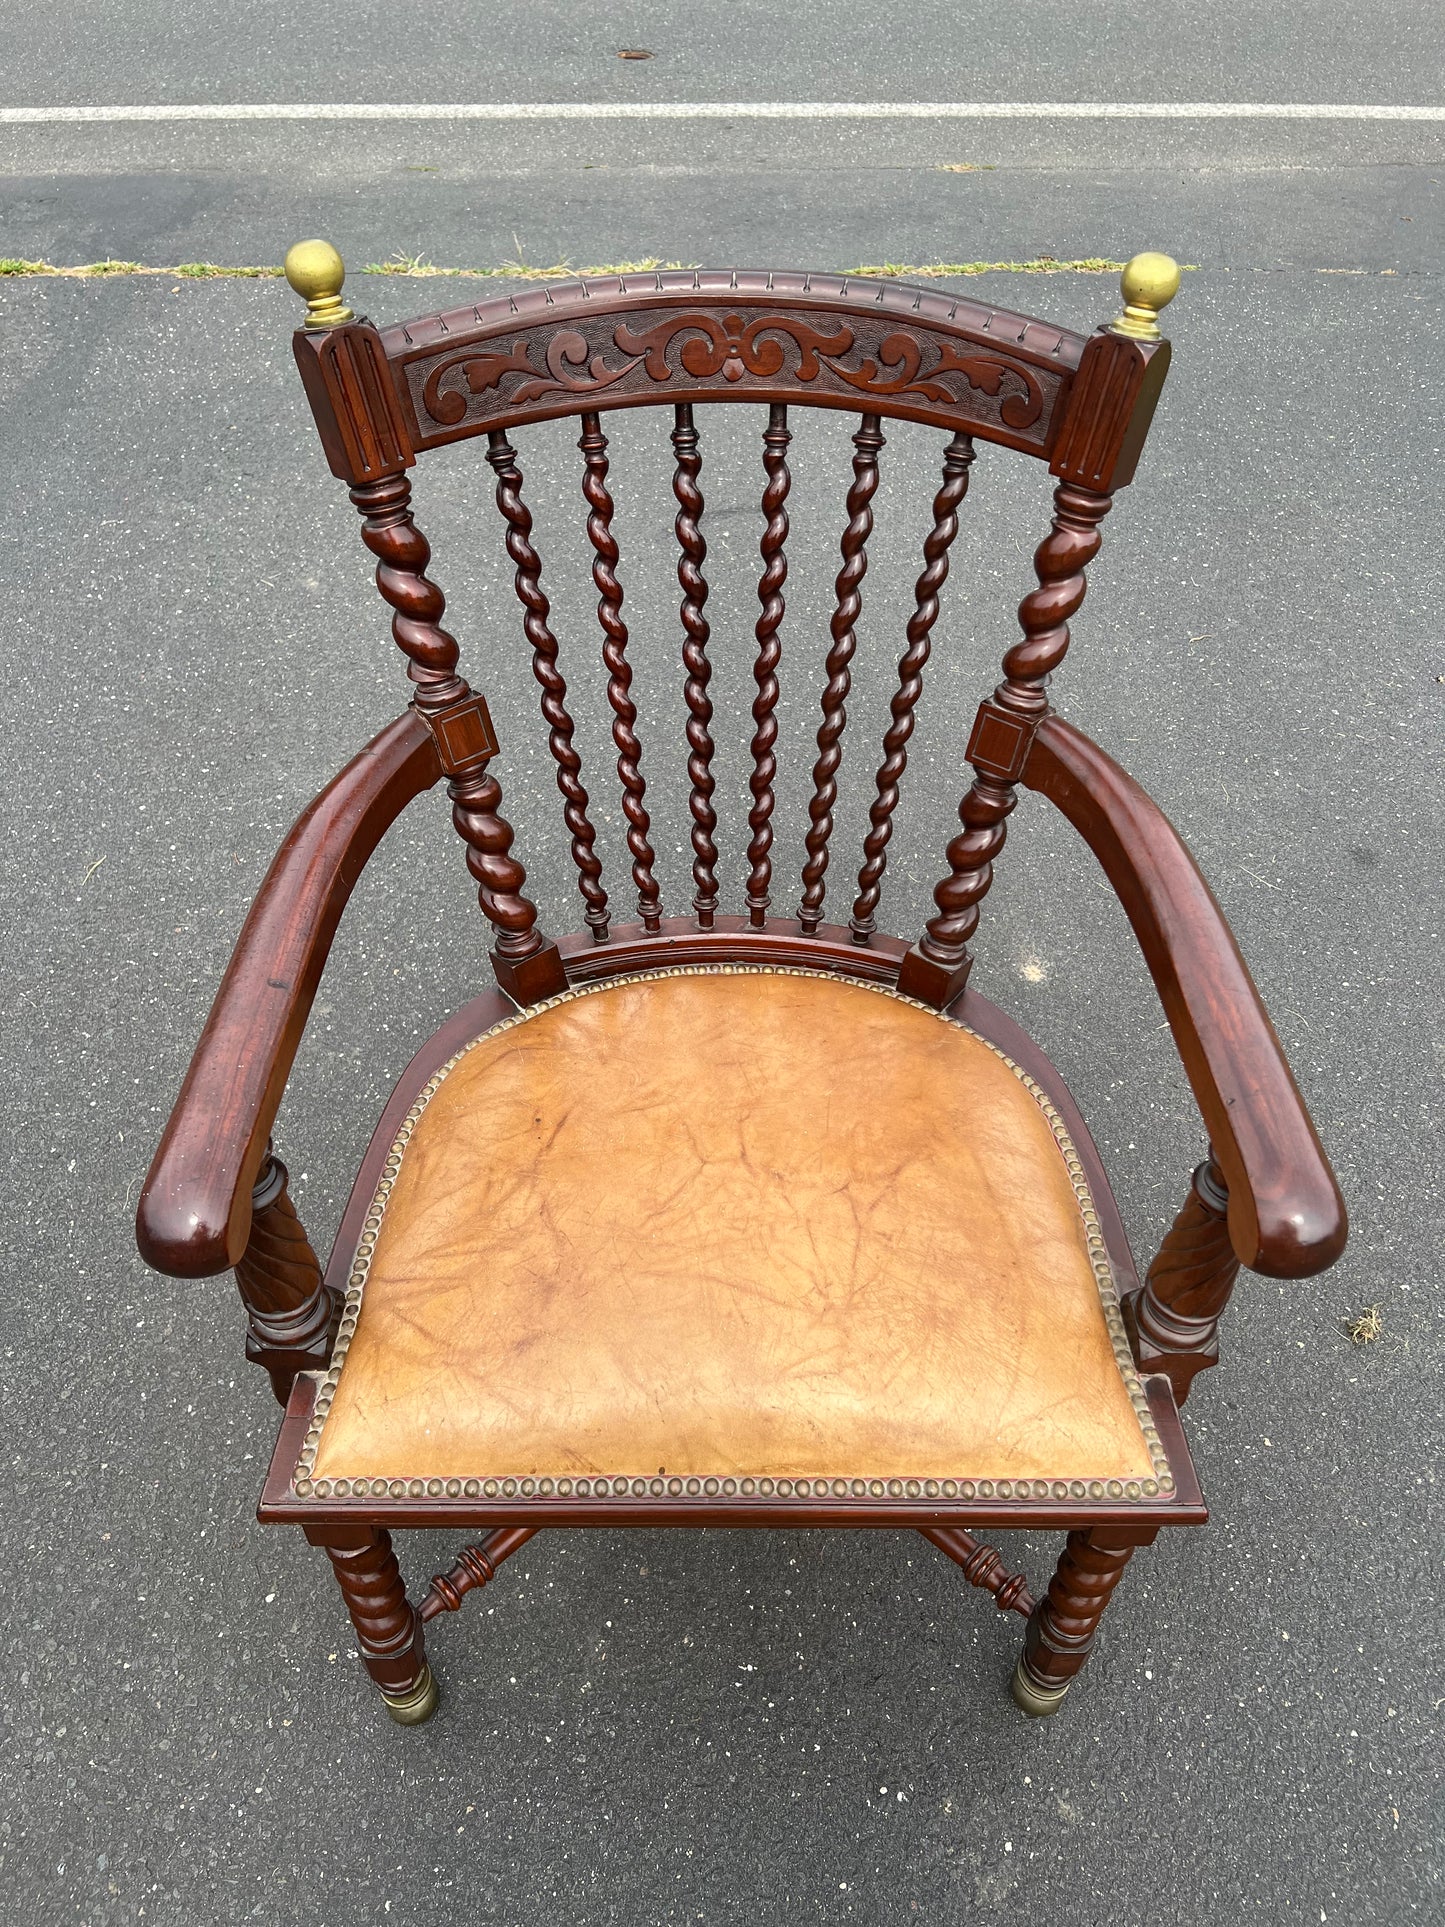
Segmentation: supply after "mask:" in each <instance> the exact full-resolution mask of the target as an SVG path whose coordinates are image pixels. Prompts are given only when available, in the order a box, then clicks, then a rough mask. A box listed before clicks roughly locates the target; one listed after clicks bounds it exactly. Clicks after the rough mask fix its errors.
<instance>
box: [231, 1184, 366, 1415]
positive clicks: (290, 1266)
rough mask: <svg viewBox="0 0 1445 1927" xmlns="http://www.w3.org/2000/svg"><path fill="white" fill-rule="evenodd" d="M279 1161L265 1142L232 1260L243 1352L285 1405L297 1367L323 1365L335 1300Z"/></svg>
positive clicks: (336, 1314)
mask: <svg viewBox="0 0 1445 1927" xmlns="http://www.w3.org/2000/svg"><path fill="white" fill-rule="evenodd" d="M289 1175H290V1174H289V1172H288V1171H287V1169H286V1166H285V1165H284V1164H283V1163H282V1162H281V1160H280V1158H278V1157H277V1156H276V1154H275V1152H274V1151H273V1150H272V1149H271V1147H270V1146H269V1145H268V1146H267V1147H266V1162H265V1163H264V1164H263V1165H262V1167H261V1175H260V1177H259V1178H258V1179H257V1182H256V1186H255V1189H254V1190H253V1191H252V1193H251V1235H250V1237H249V1238H248V1239H247V1241H246V1249H245V1251H244V1252H243V1253H242V1255H241V1261H240V1263H239V1264H238V1265H237V1266H236V1284H237V1286H238V1287H239V1289H240V1293H241V1297H242V1300H243V1302H244V1303H245V1306H246V1312H247V1319H246V1357H247V1359H248V1361H249V1362H250V1363H251V1364H252V1365H259V1366H260V1367H261V1369H262V1371H265V1372H269V1373H270V1375H271V1389H272V1391H273V1392H275V1394H276V1397H277V1399H278V1401H279V1402H280V1403H281V1404H282V1405H284V1404H285V1403H286V1401H287V1399H288V1398H290V1396H291V1387H292V1384H293V1383H294V1382H295V1378H296V1374H297V1373H298V1372H317V1371H324V1370H325V1368H326V1363H327V1360H328V1359H329V1358H330V1357H331V1347H332V1344H333V1342H334V1340H335V1338H336V1326H337V1323H338V1321H339V1319H340V1317H341V1301H340V1299H339V1298H338V1297H337V1296H336V1294H335V1292H333V1291H330V1290H328V1289H327V1287H326V1285H325V1284H324V1283H323V1282H322V1278H321V1266H320V1263H319V1262H318V1260H317V1257H316V1253H315V1252H314V1251H313V1250H312V1249H311V1241H310V1240H309V1239H308V1237H307V1236H306V1233H305V1231H304V1230H303V1229H302V1227H301V1220H300V1219H299V1218H298V1217H297V1215H296V1207H295V1205H294V1204H292V1202H291V1198H290V1195H289V1193H288V1192H287V1189H286V1182H287V1179H288V1177H289Z"/></svg>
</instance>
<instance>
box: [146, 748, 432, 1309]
mask: <svg viewBox="0 0 1445 1927" xmlns="http://www.w3.org/2000/svg"><path fill="white" fill-rule="evenodd" d="M441 773H442V772H441V764H440V763H439V762H438V760H437V751H436V744H435V741H434V740H433V737H432V734H431V731H430V730H429V729H428V728H427V726H426V724H425V723H424V722H423V721H422V719H421V717H420V716H418V715H417V713H416V712H415V710H408V711H407V712H406V713H405V715H402V716H398V717H397V719H396V721H395V722H394V723H389V724H388V725H387V727H386V728H385V729H384V730H382V732H381V734H380V735H379V736H377V737H375V738H373V740H372V741H371V742H369V743H368V744H367V746H366V748H365V749H364V750H362V752H361V754H360V755H359V756H357V757H355V758H354V759H353V760H352V761H351V762H350V763H348V764H347V765H346V768H345V769H344V770H342V771H341V773H340V774H339V775H338V776H336V777H335V778H334V779H333V780H332V781H331V782H330V783H329V784H328V785H327V786H326V788H325V789H324V790H323V791H322V792H321V794H320V795H319V796H318V797H317V798H316V800H315V801H314V802H313V803H312V804H311V805H310V806H309V807H308V808H307V810H306V811H305V812H304V814H303V815H302V816H301V817H300V818H299V819H298V820H297V822H296V824H295V825H294V827H293V828H292V830H291V833H290V834H289V835H288V837H287V838H286V841H285V842H284V843H283V844H282V845H281V848H280V849H279V850H278V851H277V853H276V858H275V861H274V862H273V863H272V865H271V868H270V869H269V870H268V871H267V872H266V879H265V881H264V882H263V883H262V885H261V888H260V890H259V891H258V892H257V895H256V901H255V902H254V903H253V904H252V906H251V910H250V913H249V915H248V916H247V918H246V921H245V924H244V925H243V927H242V930H241V935H240V937H239V939H238V940H237V943H236V948H235V950H234V951H233V953H232V955H231V961H230V963H229V964H228V965H227V967H226V974H225V976H224V977H223V978H222V980H221V988H220V989H219V991H217V993H216V1001H215V1002H214V1003H213V1004H212V1006H211V1014H210V1016H209V1017H208V1018H207V1019H206V1027H205V1029H204V1030H203V1031H202V1033H201V1040H200V1042H199V1044H197V1046H196V1053H195V1056H194V1057H193V1058H192V1059H191V1065H190V1069H189V1070H188V1071H187V1072H186V1077H185V1082H184V1083H183V1084H182V1085H181V1091H180V1096H179V1097H178V1098H177V1099H176V1103H175V1108H174V1110H173V1111H172V1112H171V1116H170V1121H169V1123H168V1124H167V1125H166V1128H165V1134H164V1136H163V1137H162V1138H161V1141H160V1147H159V1149H158V1150H157V1151H156V1154H155V1157H154V1159H153V1160H152V1163H151V1168H150V1171H149V1174H148V1175H147V1177H146V1181H145V1188H144V1190H143V1191H142V1192H141V1200H140V1208H139V1210H138V1211H137V1213H136V1240H137V1242H138V1244H139V1245H140V1250H141V1256H142V1257H143V1258H144V1259H145V1261H146V1263H147V1264H149V1265H153V1266H154V1267H155V1269H156V1270H157V1271H164V1272H169V1273H170V1275H171V1276H172V1277H175V1278H204V1277H208V1276H210V1275H211V1274H212V1273H213V1272H218V1271H225V1270H227V1269H228V1268H229V1267H230V1266H232V1265H234V1264H236V1263H237V1261H238V1260H239V1259H240V1257H241V1254H242V1253H243V1252H244V1250H245V1248H246V1240H247V1237H248V1235H249V1232H250V1225H251V1187H252V1185H253V1184H254V1183H255V1181H256V1174H257V1172H258V1170H259V1169H260V1165H261V1160H262V1158H263V1157H264V1156H265V1153H266V1141H267V1138H268V1137H269V1135H270V1131H271V1125H272V1123H273V1122H274V1120H275V1116H276V1112H277V1110H278V1108H279V1106H280V1103H281V1094H282V1092H283V1091H284V1090H285V1088H286V1079H287V1077H288V1076H289V1074H290V1071H291V1064H292V1061H293V1059H294V1058H295V1056H296V1048H297V1045H298V1044H299V1043H300V1041H301V1033H302V1031H303V1030H304V1029H305V1026H306V1019H307V1017H308V1016H309V1015H310V1012H311V1002H312V999H313V998H314V997H315V995H316V986H317V984H318V983H319V981H320V978H321V971H322V968H323V966H324V965H325V962H326V955H327V952H328V951H329V950H330V948H331V940H332V938H333V937H334V936H335V934H336V926H337V924H338V923H339V922H340V921H341V913H342V911H343V910H344V909H345V907H346V901H347V898H348V897H349V896H350V895H351V892H352V889H353V887H354V886H355V883H356V879H357V878H358V877H359V876H360V875H361V872H362V870H363V868H364V867H365V864H366V861H367V859H368V857H370V855H371V853H372V851H373V850H374V849H375V848H376V846H377V844H378V843H379V842H380V841H381V839H382V837H383V836H384V835H385V833H386V831H387V829H388V827H389V826H390V825H391V824H392V823H393V822H395V820H396V818H397V817H398V816H399V815H400V814H401V812H402V810H404V809H405V808H406V806H407V804H408V803H410V802H411V800H412V798H413V797H415V796H419V795H420V794H421V793H422V791H423V790H428V789H430V788H431V786H432V785H433V784H434V783H435V782H436V781H437V780H438V779H439V777H440V776H441Z"/></svg>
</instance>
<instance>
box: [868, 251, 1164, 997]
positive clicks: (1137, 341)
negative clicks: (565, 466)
mask: <svg viewBox="0 0 1445 1927" xmlns="http://www.w3.org/2000/svg"><path fill="white" fill-rule="evenodd" d="M1121 287H1122V291H1123V295H1124V310H1123V313H1122V314H1120V315H1118V316H1117V317H1116V318H1115V319H1114V320H1113V321H1111V322H1110V323H1109V324H1108V325H1107V326H1106V327H1104V328H1102V329H1100V330H1099V332H1098V333H1097V334H1095V335H1093V336H1092V337H1091V338H1090V340H1089V343H1088V346H1087V347H1086V348H1085V350H1084V354H1083V358H1082V360H1081V361H1080V363H1079V369H1078V373H1077V375H1076V376H1075V377H1074V381H1073V385H1072V389H1071V392H1070V395H1069V400H1068V404H1067V408H1066V412H1065V415H1064V420H1063V424H1062V427H1061V429H1060V431H1059V433H1058V436H1057V438H1056V441H1055V445H1054V455H1053V460H1052V461H1051V463H1050V465H1049V466H1050V473H1051V474H1053V475H1054V476H1055V477H1057V480H1058V486H1057V487H1056V489H1055V490H1054V517H1053V526H1052V528H1051V529H1050V531H1049V533H1048V535H1047V536H1046V537H1045V538H1044V540H1043V542H1042V543H1041V544H1040V545H1039V547H1038V549H1037V550H1036V551H1035V554H1034V573H1035V574H1036V575H1037V577H1038V587H1037V588H1036V589H1033V590H1031V591H1030V592H1029V594H1028V595H1026V596H1025V597H1024V599H1023V601H1022V602H1021V603H1020V604H1019V626H1020V628H1021V629H1022V630H1023V639H1022V641H1020V642H1017V643H1015V644H1014V646H1013V648H1012V649H1010V650H1009V652H1008V654H1007V655H1006V656H1005V657H1004V660H1003V672H1004V679H1003V681H1002V682H1001V683H1000V684H999V685H998V687H997V689H995V691H994V693H993V695H992V696H991V697H990V698H989V699H988V700H987V701H986V702H984V703H983V704H982V705H981V706H980V708H979V712H978V716H977V718H976V719H975V722H974V726H973V733H972V735H971V736H970V738H969V742H968V748H967V750H966V751H965V752H964V753H965V756H966V758H967V760H968V762H969V763H971V764H972V765H973V770H974V781H973V784H972V786H971V788H970V789H969V790H968V792H967V794H966V795H965V796H964V799H963V802H962V803H961V805H960V806H959V817H960V819H961V822H962V826H963V827H962V830H961V831H960V833H959V834H958V835H957V836H956V837H955V838H954V839H953V841H952V842H951V843H950V844H949V846H948V875H947V876H946V877H945V878H944V879H943V880H942V882H941V883H939V885H938V886H937V888H936V889H935V890H934V893H933V900H934V902H935V904H936V905H937V914H936V915H935V916H932V917H930V918H929V920H928V924H927V927H926V929H925V931H924V934H923V936H922V937H921V938H920V939H919V941H918V942H917V943H916V944H914V946H913V947H912V949H911V950H910V951H909V952H908V954H907V956H906V957H905V958H904V962H903V969H902V972H901V973H900V976H899V979H898V987H899V989H900V990H902V991H905V992H906V993H907V994H908V995H910V996H913V997H917V998H919V999H920V1000H921V1001H922V1002H924V1003H930V1004H934V1005H936V1006H937V1007H939V1008H942V1007H943V1006H944V1005H946V1004H948V1003H951V1002H952V1000H953V999H954V998H955V997H957V996H958V995H959V993H960V992H961V991H962V990H963V988H964V986H965V984H966V983H967V981H968V973H969V969H970V967H971V964H972V957H971V955H970V952H969V947H968V946H969V940H970V938H971V937H972V936H973V933H974V931H975V929H976V928H977V926H978V917H979V904H980V903H981V902H982V900H983V898H984V897H985V896H986V895H987V893H988V889H989V885H990V884H991V883H992V882H993V864H994V861H995V859H996V858H997V856H998V854H999V851H1000V850H1001V849H1002V848H1003V844H1004V838H1005V837H1006V835H1007V833H1008V832H1007V818H1008V816H1009V813H1010V811H1011V810H1012V809H1013V807H1014V802H1015V800H1016V798H1015V791H1016V786H1017V784H1018V781H1019V778H1020V777H1021V776H1022V774H1023V770H1024V764H1025V763H1026V762H1027V760H1028V753H1029V748H1030V746H1031V744H1032V742H1033V738H1034V732H1035V730H1036V729H1037V728H1038V726H1039V724H1040V722H1041V721H1042V720H1043V718H1044V717H1045V716H1046V715H1047V714H1048V713H1049V699H1048V682H1049V677H1050V676H1051V675H1052V674H1053V672H1054V670H1055V669H1057V668H1058V666H1059V664H1060V663H1061V662H1062V661H1063V659H1064V656H1065V653H1066V652H1067V650H1068V647H1069V640H1070V637H1069V623H1070V621H1071V620H1072V618H1073V617H1074V616H1075V615H1076V614H1077V613H1078V611H1079V608H1080V605H1081V604H1082V602H1083V600H1084V592H1085V589H1086V586H1087V584H1086V580H1085V570H1086V569H1087V568H1088V565H1089V564H1090V562H1092V561H1093V559H1094V557H1095V556H1096V555H1097V554H1098V552H1099V547H1100V542H1101V540H1102V538H1101V536H1100V534H1099V524H1100V523H1101V522H1102V521H1103V519H1104V517H1105V516H1106V515H1107V514H1108V513H1109V509H1110V507H1111V506H1112V503H1113V498H1114V493H1115V491H1116V490H1118V489H1120V488H1122V487H1123V486H1124V484H1125V483H1127V482H1129V481H1131V480H1132V479H1133V475H1134V469H1135V465H1136V464H1137V462H1138V459H1139V452H1140V449H1141V448H1142V446H1143V442H1144V437H1145V434H1146V433H1147V432H1148V428H1149V423H1150V421H1151V420H1152V418H1153V414H1154V409H1155V406H1156V404H1157V402H1158V399H1159V391H1160V389H1161V388H1162V386H1163V383H1164V375H1165V372H1166V370H1167V369H1168V366H1169V344H1168V342H1167V341H1165V340H1163V339H1162V337H1161V336H1160V333H1159V311H1160V309H1161V308H1163V307H1165V306H1166V305H1167V304H1168V303H1169V302H1170V301H1172V300H1173V298H1174V296H1175V294H1176V293H1177V292H1178V288H1179V269H1178V267H1177V266H1176V265H1175V263H1174V262H1173V261H1171V260H1170V259H1169V257H1168V255H1164V254H1136V255H1135V256H1134V258H1133V260H1132V261H1130V262H1129V264H1128V266H1127V267H1126V268H1125V269H1124V273H1123V277H1122V281H1121Z"/></svg>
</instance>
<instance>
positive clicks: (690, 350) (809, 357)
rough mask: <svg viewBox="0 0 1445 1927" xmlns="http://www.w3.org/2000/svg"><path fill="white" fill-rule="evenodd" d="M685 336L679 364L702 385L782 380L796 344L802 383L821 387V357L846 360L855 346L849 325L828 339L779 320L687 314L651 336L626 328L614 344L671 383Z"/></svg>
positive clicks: (805, 327)
mask: <svg viewBox="0 0 1445 1927" xmlns="http://www.w3.org/2000/svg"><path fill="white" fill-rule="evenodd" d="M679 335H681V336H683V337H684V340H683V344H682V347H681V349H680V350H679V352H678V361H679V362H680V363H681V365H682V367H683V368H684V369H685V370H686V371H687V373H688V374H690V375H696V376H697V378H698V379H699V380H705V379H706V378H707V377H708V376H709V375H721V376H722V378H723V380H724V381H741V380H742V378H743V376H744V375H745V374H747V375H759V376H762V377H763V378H764V379H766V378H767V377H768V376H770V375H777V374H781V372H782V369H783V364H784V362H785V361H786V359H787V350H786V349H785V347H784V346H783V343H784V342H791V343H792V344H793V345H794V347H796V348H797V350H798V369H797V376H798V380H799V381H816V380H817V376H818V359H819V356H820V355H822V356H824V357H831V356H834V355H846V354H847V352H848V350H849V349H850V348H851V347H852V346H853V330H852V329H851V328H849V327H848V326H847V325H846V324H844V325H842V326H840V327H837V328H835V329H834V330H833V332H832V333H831V334H824V333H823V332H822V331H821V330H820V329H818V328H814V327H813V326H811V324H810V323H808V322H806V321H797V320H793V319H792V318H790V317H783V316H779V315H759V316H758V317H757V318H756V319H755V320H753V321H744V320H743V318H742V316H741V315H738V314H729V315H722V316H718V315H711V314H681V315H677V316H676V317H675V318H672V319H669V320H667V321H664V322H662V323H661V324H660V325H659V326H658V327H656V328H651V329H649V330H648V332H647V333H646V334H645V335H637V334H634V333H633V332H632V330H631V329H630V328H629V327H628V326H627V325H626V323H625V322H624V323H623V324H622V325H621V326H620V327H619V328H618V329H617V332H616V335H615V336H614V339H615V341H616V343H617V346H618V347H619V348H621V349H622V351H623V352H624V353H625V354H631V355H635V356H636V357H637V358H638V359H639V360H642V361H645V363H646V366H647V372H648V374H649V375H651V377H652V379H653V380H654V381H670V380H671V379H672V376H673V374H674V372H675V371H674V370H673V368H672V367H671V366H670V365H669V363H668V359H667V351H668V349H669V348H670V347H671V346H672V344H673V342H674V341H676V340H677V338H678V336H679ZM780 337H781V339H780Z"/></svg>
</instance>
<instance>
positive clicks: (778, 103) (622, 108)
mask: <svg viewBox="0 0 1445 1927" xmlns="http://www.w3.org/2000/svg"><path fill="white" fill-rule="evenodd" d="M187 120H196V121H205V120H214V121H244V120H280V121H287V120H295V121H303V120H400V121H425V120H500V121H507V120H1324V121H1330V120H1334V121H1354V120H1382V121H1392V120H1393V121H1445V107H1387V106H1383V105H1365V104H1356V103H1351V102H1342V103H1336V104H1334V105H1323V104H1322V105H1311V104H1308V103H1301V102H1297V101H1233V100H1207V101H1078V100H1064V101H1049V100H1039V101H1004V100H975V101H950V100H941V101H933V100H883V101H880V100H873V101H849V100H801V101H800V100H741V101H739V100H733V101H718V100H646V101H644V100H629V101H617V100H591V101H483V102H476V101H464V102H451V103H433V102H430V101H417V102H358V101H339V102H325V101H319V102H317V101H294V102H290V101H277V102H260V103H245V102H237V103H235V104H233V105H214V104H212V103H210V102H197V103H193V104H188V105H178V106H156V107H0V126H21V125H25V126H44V125H47V124H60V123H63V124H66V125H75V124H77V123H81V122H101V123H104V122H112V123H114V122H127V121H187Z"/></svg>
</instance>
